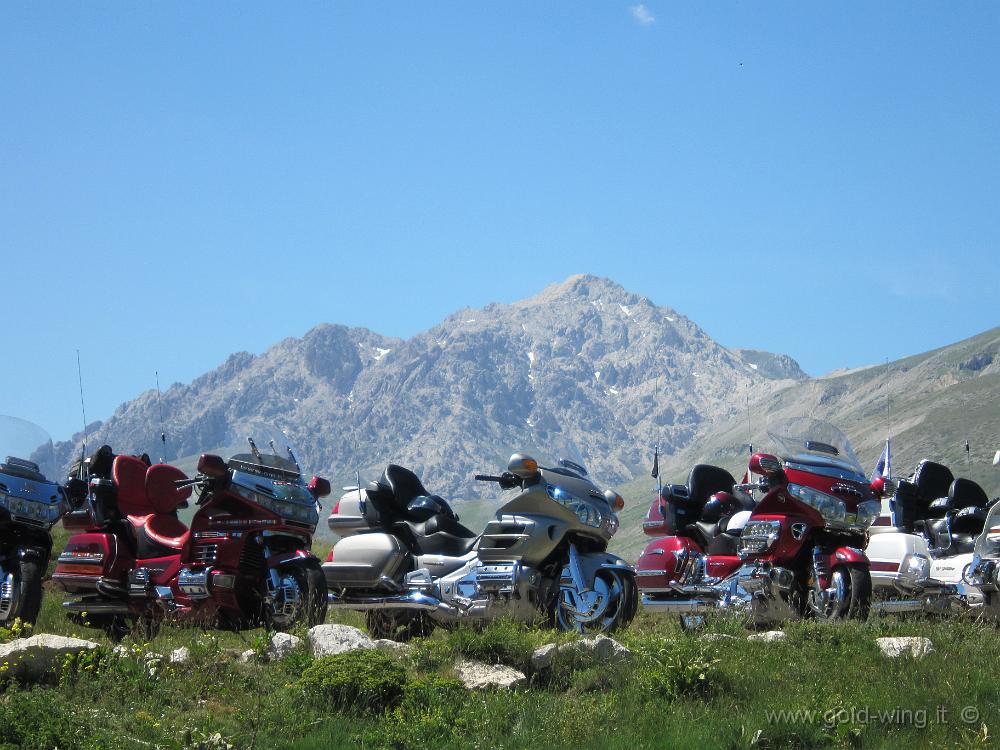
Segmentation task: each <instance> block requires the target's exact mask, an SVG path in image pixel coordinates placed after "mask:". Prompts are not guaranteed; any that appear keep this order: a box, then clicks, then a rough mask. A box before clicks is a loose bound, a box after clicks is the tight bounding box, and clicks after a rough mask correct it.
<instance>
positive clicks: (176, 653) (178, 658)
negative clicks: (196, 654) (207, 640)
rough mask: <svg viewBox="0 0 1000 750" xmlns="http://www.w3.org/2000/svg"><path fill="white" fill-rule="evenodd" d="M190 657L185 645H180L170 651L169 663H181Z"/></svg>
mask: <svg viewBox="0 0 1000 750" xmlns="http://www.w3.org/2000/svg"><path fill="white" fill-rule="evenodd" d="M190 658H191V651H190V650H189V649H188V647H187V646H181V647H180V648H175V649H174V650H173V651H171V652H170V663H171V664H183V663H184V662H186V661H188V660H189V659H190Z"/></svg>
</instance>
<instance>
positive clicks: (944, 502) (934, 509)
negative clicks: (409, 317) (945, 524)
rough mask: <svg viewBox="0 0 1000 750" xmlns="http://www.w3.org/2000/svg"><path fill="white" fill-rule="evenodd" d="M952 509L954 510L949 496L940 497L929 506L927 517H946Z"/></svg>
mask: <svg viewBox="0 0 1000 750" xmlns="http://www.w3.org/2000/svg"><path fill="white" fill-rule="evenodd" d="M950 510H952V504H951V500H950V499H949V498H947V497H939V498H938V499H937V500H935V501H934V502H932V503H931V504H930V505H928V506H927V513H926V518H928V519H935V518H944V517H945V516H946V515H948V511H950Z"/></svg>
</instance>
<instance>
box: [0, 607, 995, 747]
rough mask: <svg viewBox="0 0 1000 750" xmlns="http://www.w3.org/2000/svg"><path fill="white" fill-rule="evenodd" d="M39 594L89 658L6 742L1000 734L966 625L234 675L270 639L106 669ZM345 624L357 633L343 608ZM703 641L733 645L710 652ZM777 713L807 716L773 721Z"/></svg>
mask: <svg viewBox="0 0 1000 750" xmlns="http://www.w3.org/2000/svg"><path fill="white" fill-rule="evenodd" d="M50 593H52V594H53V595H50V596H48V597H47V599H46V603H45V606H44V608H43V612H42V616H41V618H40V620H39V626H38V628H37V630H36V632H42V631H44V632H56V633H65V634H74V635H80V636H83V637H87V638H91V639H93V640H96V641H98V642H100V643H101V644H102V646H103V647H102V651H101V654H100V656H99V658H96V659H89V660H86V662H81V663H78V664H76V665H75V666H74V665H70V666H68V667H65V668H63V669H62V671H61V673H60V674H58V675H53V680H52V684H50V685H47V686H44V687H36V688H31V689H28V688H22V687H19V686H16V685H6V686H5V688H4V691H3V692H2V693H0V749H2V750H6V749H7V748H14V747H20V748H52V747H59V748H62V749H63V750H70V749H71V748H111V749H116V748H121V749H123V750H124V749H127V748H128V749H131V748H136V749H138V748H148V747H161V748H190V749H193V748H199V749H200V748H225V747H238V748H250V747H254V748H295V749H297V750H301V749H305V748H323V750H330V749H331V748H339V747H364V748H404V749H405V748H470V747H481V748H509V749H511V750H513V749H515V748H537V747H544V748H547V750H555V749H557V748H574V749H575V748H580V747H600V748H622V749H623V750H625V749H627V750H638V749H640V748H662V747H705V748H733V749H736V748H814V747H815V748H819V747H842V748H853V747H878V748H882V747H887V748H907V750H911V749H912V748H918V747H931V746H933V747H991V746H995V743H996V742H997V739H996V735H997V733H1000V676H998V673H997V666H998V665H1000V637H998V635H1000V634H998V633H997V631H996V629H995V628H994V627H993V626H991V625H987V624H981V623H977V622H973V621H970V620H967V619H956V620H937V621H930V620H923V619H916V620H907V619H901V618H883V619H878V618H876V619H873V620H871V621H869V622H867V623H842V624H837V625H820V624H816V623H811V622H801V623H793V624H790V625H789V626H788V627H787V628H786V629H785V630H786V632H787V633H788V635H789V638H788V640H786V641H784V642H779V643H771V644H768V643H756V642H748V641H747V640H746V635H747V633H746V631H745V630H744V628H743V626H742V624H741V623H739V622H737V621H734V620H731V619H725V618H718V619H712V620H710V621H709V622H708V623H707V625H706V627H705V628H704V629H703V630H702V631H701V632H700V633H695V634H691V633H684V632H682V631H681V630H680V628H679V627H678V626H677V624H676V622H675V620H674V619H673V618H664V617H660V616H655V615H651V614H649V613H646V612H640V613H639V616H638V617H637V618H636V621H635V622H634V623H633V626H632V627H631V628H630V629H629V630H627V631H625V632H622V633H620V634H618V635H617V636H616V637H617V638H618V639H619V640H620V641H621V642H623V643H624V644H625V645H627V646H628V647H629V648H630V649H632V651H633V654H634V658H633V659H632V660H631V661H630V662H628V663H627V664H625V665H622V666H618V667H609V666H601V667H597V668H593V667H592V668H589V669H588V668H579V665H578V664H574V663H572V662H569V661H558V660H557V662H556V664H555V666H554V667H553V669H552V670H550V671H548V672H544V673H537V674H530V656H531V653H532V651H533V650H534V649H535V648H537V647H538V646H539V645H541V644H543V643H546V642H551V641H553V640H560V639H565V638H567V636H564V635H559V634H556V633H553V632H552V631H545V630H539V629H535V628H528V627H523V626H520V625H517V624H513V623H509V622H498V623H494V624H492V625H490V626H489V627H486V628H485V629H470V628H462V629H458V630H455V631H453V632H446V631H443V630H438V631H435V633H434V634H433V635H431V636H430V637H429V638H426V639H422V640H419V641H416V642H415V645H416V648H415V650H414V651H413V652H412V653H411V654H410V655H408V656H405V657H390V656H386V655H385V654H382V653H375V652H364V653H356V654H351V655H345V656H344V657H334V658H332V659H331V658H327V659H323V660H314V659H312V657H311V656H310V655H309V654H307V653H306V652H305V651H304V650H303V651H301V652H299V653H296V654H293V655H292V656H290V657H288V658H286V659H284V660H282V661H280V662H277V663H272V664H256V663H251V664H241V663H238V662H237V661H236V659H235V654H236V653H237V652H239V651H242V650H245V649H248V648H258V649H259V648H260V647H261V646H262V644H263V642H264V637H265V635H266V634H265V633H263V632H262V631H259V630H258V631H249V632H245V633H218V632H203V631H201V630H198V629H190V628H175V627H165V628H164V629H163V631H162V633H161V634H160V636H158V637H157V639H156V640H155V641H154V642H153V643H152V644H148V645H147V644H141V643H136V642H134V641H132V640H131V639H126V641H125V643H126V645H127V646H128V647H129V648H131V649H132V651H133V652H134V654H135V655H134V656H127V657H125V658H116V657H113V656H112V655H111V654H110V651H111V646H112V644H111V643H110V642H108V641H107V640H106V639H105V638H104V637H103V635H101V634H100V633H99V632H98V631H95V630H90V629H86V628H80V627H78V626H73V625H71V624H69V623H68V621H67V620H66V619H65V618H64V616H63V615H62V612H60V611H59V607H58V600H59V598H60V597H59V596H58V594H56V593H55V592H50ZM346 619H347V621H349V622H350V623H351V624H355V625H360V617H358V616H356V615H352V616H349V617H348V618H346ZM704 633H721V634H726V635H730V636H734V637H733V638H731V639H722V640H717V641H711V642H709V641H706V640H705V639H703V638H702V635H703V634H704ZM300 635H302V633H300ZM883 635H925V636H928V637H930V638H931V639H932V641H933V642H934V646H935V651H934V653H932V654H930V655H929V656H927V657H925V658H924V659H920V660H913V659H908V658H907V659H902V660H888V659H886V658H884V657H882V656H881V655H880V653H879V652H878V650H877V648H876V646H875V638H877V637H880V636H883ZM182 645H183V646H187V647H188V648H189V649H190V650H191V652H192V660H191V662H189V663H187V664H184V665H177V666H171V665H168V664H161V665H160V666H159V667H158V669H157V670H155V673H154V674H153V675H150V674H149V670H148V669H147V666H146V664H145V662H144V659H143V656H142V654H143V653H144V652H145V651H148V650H154V651H156V652H158V653H161V654H167V653H169V651H170V650H171V649H173V648H177V647H178V646H182ZM459 658H475V659H480V660H483V661H488V662H496V661H500V662H503V663H506V664H510V665H513V666H516V667H518V668H521V669H523V670H526V671H527V672H529V684H528V686H527V687H526V688H525V689H522V690H519V691H516V692H513V693H507V692H486V693H466V692H465V691H464V689H461V688H460V687H458V686H457V684H456V682H455V676H454V673H453V671H452V667H453V665H454V663H455V662H456V660H458V659H459ZM970 706H971V707H973V708H972V709H969V708H968V707H970ZM963 709H966V711H967V712H969V711H972V710H974V711H975V712H977V713H978V716H977V717H976V720H975V721H971V722H967V721H963V720H962V711H963ZM777 711H807V712H814V714H813V717H812V718H811V719H808V718H804V715H802V716H801V717H800V719H799V720H798V721H792V720H789V719H785V720H782V721H778V720H775V719H773V718H772V719H770V720H769V716H768V712H777ZM838 712H839V713H838ZM852 712H853V720H852ZM876 712H886V715H888V716H890V718H889V719H888V720H880V719H879V717H878V715H877V713H876ZM893 712H895V713H893ZM942 712H943V713H942ZM866 714H867V715H866ZM942 716H943V717H944V718H945V719H946V722H940V721H939V719H940V718H941V717H942ZM966 718H969V713H967V714H966Z"/></svg>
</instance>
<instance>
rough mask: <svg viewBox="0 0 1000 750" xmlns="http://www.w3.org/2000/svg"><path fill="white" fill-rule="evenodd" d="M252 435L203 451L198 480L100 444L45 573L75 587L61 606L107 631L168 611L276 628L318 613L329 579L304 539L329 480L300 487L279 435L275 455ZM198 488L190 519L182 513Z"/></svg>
mask: <svg viewBox="0 0 1000 750" xmlns="http://www.w3.org/2000/svg"><path fill="white" fill-rule="evenodd" d="M247 442H248V443H249V446H250V452H249V453H238V454H236V455H233V456H232V458H230V459H229V460H228V462H227V461H225V460H223V459H222V458H221V457H220V456H218V455H215V454H207V453H206V454H202V455H201V457H200V458H199V460H198V474H197V476H196V477H194V478H193V479H188V477H187V476H186V475H185V474H184V473H183V472H182V471H181V470H180V469H178V468H176V467H174V466H171V465H169V464H165V463H159V464H152V465H150V462H149V460H148V457H146V456H142V457H136V456H128V455H115V454H114V453H113V452H112V450H111V448H110V447H108V446H104V447H102V448H101V449H100V450H99V451H98V452H97V453H95V454H94V456H92V457H91V458H90V459H89V460H88V461H87V462H86V465H85V467H84V473H85V475H86V476H87V477H88V480H89V481H88V482H86V484H84V483H83V482H80V483H79V484H81V485H83V487H82V488H79V487H78V495H77V498H76V501H77V504H78V506H79V507H78V509H77V510H75V511H73V512H71V513H69V514H67V516H66V518H65V520H64V525H65V526H66V527H67V528H69V529H71V530H76V531H77V532H78V533H76V534H74V535H73V536H72V537H71V538H70V540H69V542H68V543H67V545H66V549H65V550H64V551H63V552H62V554H60V555H59V558H58V565H57V567H56V570H55V573H54V575H53V576H52V579H53V581H55V582H56V583H57V584H59V585H60V586H61V587H62V588H63V589H64V590H65V591H67V592H69V593H70V594H74V595H76V598H74V599H72V600H70V601H67V602H65V604H64V607H65V608H66V610H67V611H68V612H69V613H70V615H71V616H72V617H74V618H76V619H78V620H85V621H86V623H87V624H91V625H96V626H99V627H103V628H104V629H105V630H106V631H107V632H108V633H109V635H111V636H112V637H114V638H120V637H123V636H124V635H125V634H126V633H128V632H130V631H131V630H132V629H133V628H135V627H136V626H137V625H138V626H139V627H140V632H142V634H143V635H147V636H149V637H152V635H155V633H156V631H157V630H158V629H159V625H160V624H161V623H162V622H163V621H164V620H170V621H172V622H190V623H195V624H198V625H201V626H211V627H219V628H224V629H237V628H243V627H254V626H259V625H263V626H266V627H269V628H274V629H278V630H286V629H288V628H290V627H291V626H292V625H293V624H295V623H297V622H300V621H304V622H306V623H307V624H310V625H314V624H317V623H320V622H322V621H323V619H324V618H325V616H326V582H325V580H324V578H323V574H322V571H321V570H320V562H319V560H318V558H316V557H315V556H314V555H313V554H312V553H311V552H310V546H311V543H312V537H313V534H314V533H315V530H316V524H317V523H318V521H319V507H320V504H319V502H320V498H322V497H325V496H326V495H328V494H329V493H330V484H329V482H328V481H327V480H325V479H322V478H320V477H315V476H314V477H313V478H312V480H311V481H310V482H309V483H308V484H306V482H305V481H304V480H303V478H302V473H301V470H300V468H299V465H298V462H297V461H296V459H295V456H294V454H293V453H292V451H291V449H290V448H286V449H285V453H286V455H284V456H283V455H279V453H278V450H277V449H276V448H275V444H274V440H271V441H269V442H270V447H271V452H270V453H263V452H262V451H261V450H259V449H258V447H257V444H256V443H255V442H254V440H253V438H247ZM195 488H196V489H197V490H198V497H197V500H196V504H197V508H198V509H197V511H196V512H195V514H194V517H193V518H192V520H191V526H190V528H189V527H188V526H187V525H185V524H184V523H183V522H182V521H181V520H180V518H179V517H178V512H177V511H178V510H179V509H181V508H183V507H186V506H187V499H188V498H189V497H190V496H191V494H192V490H193V489H195ZM81 495H82V496H81Z"/></svg>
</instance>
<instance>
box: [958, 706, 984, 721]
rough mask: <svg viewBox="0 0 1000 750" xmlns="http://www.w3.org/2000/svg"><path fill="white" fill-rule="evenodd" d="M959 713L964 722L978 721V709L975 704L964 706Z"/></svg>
mask: <svg viewBox="0 0 1000 750" xmlns="http://www.w3.org/2000/svg"><path fill="white" fill-rule="evenodd" d="M959 715H960V716H961V718H962V721H964V722H965V723H966V724H975V723H976V722H977V721H979V709H978V708H976V707H975V706H966V707H965V708H963V709H962V712H961V713H960V714H959Z"/></svg>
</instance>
